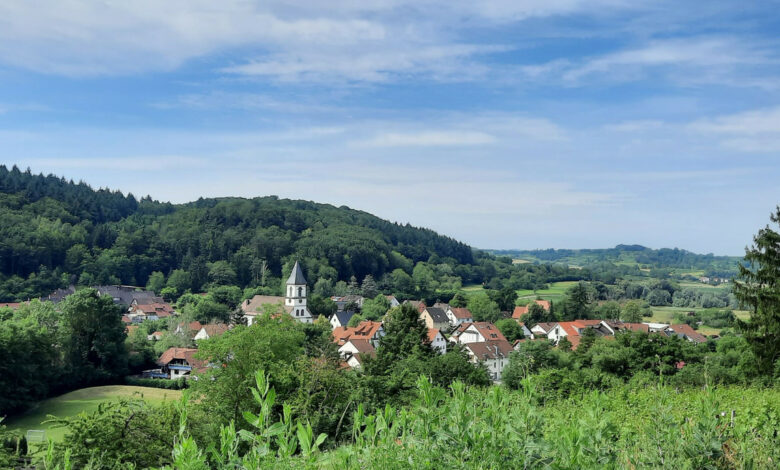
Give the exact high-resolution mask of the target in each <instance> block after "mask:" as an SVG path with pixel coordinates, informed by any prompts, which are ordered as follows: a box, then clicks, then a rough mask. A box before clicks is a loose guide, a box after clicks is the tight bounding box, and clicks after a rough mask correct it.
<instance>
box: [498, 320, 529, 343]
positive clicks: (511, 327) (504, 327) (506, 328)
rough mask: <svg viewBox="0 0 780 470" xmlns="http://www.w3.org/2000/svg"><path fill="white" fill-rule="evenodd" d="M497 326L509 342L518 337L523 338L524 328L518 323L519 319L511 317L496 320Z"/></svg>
mask: <svg viewBox="0 0 780 470" xmlns="http://www.w3.org/2000/svg"><path fill="white" fill-rule="evenodd" d="M496 327H497V328H498V329H499V331H501V333H502V334H503V335H504V337H505V338H506V339H507V341H509V342H514V341H515V340H517V339H523V338H524V337H525V335H524V334H523V328H522V327H521V326H520V325H519V324H518V323H517V321H515V320H513V319H511V318H503V319H501V320H498V321H497V322H496Z"/></svg>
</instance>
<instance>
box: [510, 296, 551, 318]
mask: <svg viewBox="0 0 780 470" xmlns="http://www.w3.org/2000/svg"><path fill="white" fill-rule="evenodd" d="M534 303H535V304H537V305H541V306H542V308H543V309H545V310H547V311H548V312H549V311H550V301H549V300H534ZM530 306H531V304H528V305H523V306H517V307H515V310H514V311H513V312H512V318H514V319H515V320H519V319H520V317H522V316H523V315H525V314H526V313H528V310H529V307H530Z"/></svg>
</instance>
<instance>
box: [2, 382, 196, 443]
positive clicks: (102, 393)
mask: <svg viewBox="0 0 780 470" xmlns="http://www.w3.org/2000/svg"><path fill="white" fill-rule="evenodd" d="M121 397H141V398H143V399H144V400H145V401H147V402H149V403H153V404H157V403H162V402H164V401H168V400H177V399H179V398H180V397H181V390H164V389H161V388H151V387H135V386H129V385H109V386H104V387H89V388H82V389H80V390H76V391H73V392H70V393H66V394H64V395H60V396H58V397H54V398H50V399H48V400H44V401H42V402H40V403H39V404H38V405H37V406H35V407H34V408H33V409H31V410H29V411H28V412H27V413H25V414H23V415H21V416H18V417H16V418H14V419H10V420H8V422H4V423H3V424H5V425H6V426H7V427H8V429H9V430H13V429H19V430H21V431H22V432H26V431H27V430H28V429H42V430H45V431H46V437H47V438H49V439H53V440H55V441H59V440H61V439H62V438H63V436H64V434H65V430H64V429H63V428H50V425H48V424H41V423H42V422H43V421H45V420H46V419H47V416H48V415H54V416H57V417H58V418H64V417H68V416H75V415H77V414H79V413H81V412H87V413H88V412H91V411H94V410H96V409H97V407H98V405H99V404H100V403H103V402H107V401H111V400H114V399H117V398H121Z"/></svg>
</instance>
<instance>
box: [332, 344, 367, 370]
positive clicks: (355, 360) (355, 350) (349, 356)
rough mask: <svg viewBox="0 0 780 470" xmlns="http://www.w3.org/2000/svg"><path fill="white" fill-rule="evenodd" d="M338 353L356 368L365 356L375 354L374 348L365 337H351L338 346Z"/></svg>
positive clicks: (360, 364)
mask: <svg viewBox="0 0 780 470" xmlns="http://www.w3.org/2000/svg"><path fill="white" fill-rule="evenodd" d="M339 355H340V356H341V358H342V359H343V360H344V362H346V363H347V364H348V365H349V366H350V367H351V368H353V369H358V368H360V367H361V366H362V362H363V358H364V357H365V356H372V357H373V356H376V349H375V348H374V345H373V344H371V341H369V340H367V339H358V338H353V339H348V340H347V341H346V342H345V343H344V344H343V345H341V346H340V347H339Z"/></svg>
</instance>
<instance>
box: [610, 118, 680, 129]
mask: <svg viewBox="0 0 780 470" xmlns="http://www.w3.org/2000/svg"><path fill="white" fill-rule="evenodd" d="M665 125H666V123H664V122H663V121H659V120H654V119H645V120H636V121H624V122H621V123H618V124H608V125H606V126H604V129H605V130H608V131H615V132H645V131H654V130H658V129H662V128H663V127H664V126H665Z"/></svg>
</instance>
